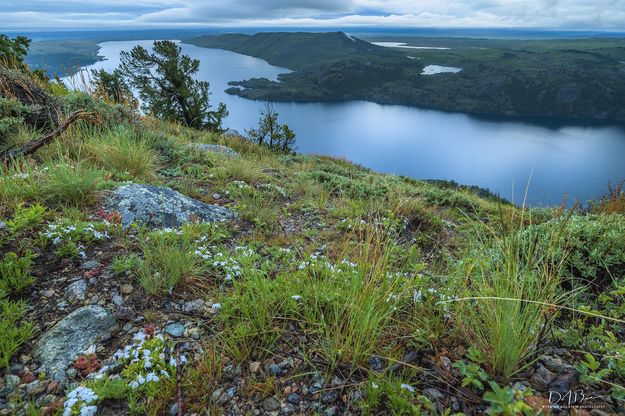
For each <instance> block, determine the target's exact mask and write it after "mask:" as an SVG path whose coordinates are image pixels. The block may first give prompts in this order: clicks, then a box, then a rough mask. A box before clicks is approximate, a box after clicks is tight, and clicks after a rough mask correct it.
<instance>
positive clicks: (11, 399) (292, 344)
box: [0, 144, 622, 416]
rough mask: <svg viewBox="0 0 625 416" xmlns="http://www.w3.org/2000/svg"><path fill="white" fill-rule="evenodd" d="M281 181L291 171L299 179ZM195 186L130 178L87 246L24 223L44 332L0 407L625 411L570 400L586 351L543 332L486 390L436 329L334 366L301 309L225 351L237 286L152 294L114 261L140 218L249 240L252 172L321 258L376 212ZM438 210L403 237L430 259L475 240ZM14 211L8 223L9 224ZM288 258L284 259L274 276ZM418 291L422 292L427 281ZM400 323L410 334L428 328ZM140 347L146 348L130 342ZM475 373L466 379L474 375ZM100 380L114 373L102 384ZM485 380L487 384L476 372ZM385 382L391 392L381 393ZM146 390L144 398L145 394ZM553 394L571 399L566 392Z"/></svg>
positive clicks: (292, 230) (458, 349) (16, 362)
mask: <svg viewBox="0 0 625 416" xmlns="http://www.w3.org/2000/svg"><path fill="white" fill-rule="evenodd" d="M195 147H197V149H199V151H202V152H209V153H213V152H216V153H218V154H219V155H220V157H232V158H237V157H239V155H238V154H237V153H236V152H235V151H234V150H232V149H230V148H227V147H225V146H221V145H205V144H202V145H197V146H195V145H194V148H195ZM197 149H195V150H197ZM262 174H263V175H266V177H274V176H272V175H275V177H281V176H284V175H283V174H282V173H281V172H280V171H279V170H272V169H271V168H266V169H264V170H263V171H262ZM281 180H282V181H283V182H284V183H288V181H289V180H290V178H289V177H288V176H287V177H285V178H282V179H281ZM169 182H170V183H169V185H171V186H172V187H176V185H177V184H178V183H177V182H176V178H174V179H171V180H170V181H169ZM248 182H251V181H248ZM178 185H179V184H178ZM194 186H195V188H194V190H195V193H197V194H199V199H194V198H190V197H188V196H185V195H183V194H182V193H180V192H178V191H176V190H174V189H172V188H170V187H167V186H164V185H163V184H161V185H159V186H156V185H146V184H138V183H131V184H126V185H123V186H120V187H118V188H116V189H115V190H114V191H107V192H105V193H103V194H102V195H101V198H100V200H99V202H98V204H97V206H95V207H91V208H89V209H88V210H86V213H85V215H87V217H88V218H90V224H93V225H90V226H88V227H87V228H86V229H85V230H83V231H82V232H83V233H87V234H89V237H90V240H89V241H90V242H89V244H85V245H84V246H83V245H82V244H79V245H78V249H79V252H78V256H75V257H67V256H60V255H59V254H58V250H59V247H61V245H62V243H63V241H64V240H63V239H64V238H66V236H67V235H70V234H71V233H72V232H73V230H70V229H68V228H67V226H65V225H60V224H56V223H54V222H52V223H46V224H43V225H42V226H41V230H40V231H39V232H35V231H33V232H32V233H30V234H24V235H22V236H21V237H20V240H19V241H17V240H16V241H12V242H11V243H10V244H9V246H8V247H5V249H6V250H7V251H8V249H12V250H18V249H19V246H20V244H22V243H29V244H30V243H32V247H34V248H33V249H34V250H35V251H36V252H35V254H36V257H35V260H34V266H33V269H32V274H33V275H34V276H35V277H36V279H35V283H34V285H33V286H32V287H31V288H30V289H29V291H28V296H27V297H26V301H27V303H28V305H29V306H28V308H27V309H26V316H25V319H26V320H28V321H31V322H33V323H34V324H35V331H34V333H33V335H32V337H31V338H30V340H29V341H28V342H27V343H26V344H24V345H23V346H22V347H21V348H20V350H19V354H17V355H16V356H15V357H14V359H13V360H12V361H11V364H10V366H9V368H7V369H6V370H5V371H4V373H3V374H4V376H3V377H2V378H1V379H0V416H1V415H13V414H17V415H22V414H44V415H51V414H63V415H68V416H69V415H74V414H80V415H83V414H85V415H86V414H93V413H95V412H96V410H97V412H98V414H109V415H116V414H147V413H150V414H171V415H183V414H184V415H193V414H198V415H199V414H226V415H244V414H245V415H247V414H252V415H308V414H310V415H313V414H320V415H324V416H332V415H357V414H381V415H382V414H422V413H423V414H431V415H434V414H441V415H442V414H483V413H486V412H488V413H489V414H510V415H513V414H522V413H523V414H574V415H596V416H603V415H610V414H618V413H619V411H620V410H622V407H621V408H619V407H618V405H615V403H617V402H616V401H614V400H613V399H611V398H610V397H609V396H605V395H603V394H596V395H593V396H592V397H590V396H588V395H587V396H585V397H584V398H583V400H581V401H580V400H579V398H576V399H571V398H570V394H571V392H576V391H578V392H582V393H580V394H585V393H583V392H584V391H588V390H584V389H585V388H586V387H585V386H584V385H582V384H581V383H580V369H579V367H578V363H579V356H578V355H576V354H575V352H572V351H571V350H570V349H567V348H562V347H561V346H560V345H557V344H555V343H552V344H545V345H544V346H543V348H544V350H543V351H542V352H541V354H540V356H539V357H538V359H536V360H533V361H531V362H529V363H528V365H527V366H525V367H524V368H523V369H522V370H521V371H520V372H518V373H517V374H515V376H514V377H513V378H512V379H511V380H510V381H509V383H507V385H506V388H507V389H508V390H506V392H505V393H502V394H501V396H500V397H498V398H496V399H493V400H485V397H486V395H484V394H483V391H484V388H485V386H486V383H487V381H488V380H489V377H488V376H487V375H486V374H484V376H483V377H482V376H481V375H480V374H481V373H479V371H481V370H475V373H471V372H470V371H469V372H468V373H467V372H466V371H465V370H464V369H463V368H464V367H462V366H459V365H458V363H459V362H463V363H465V364H463V365H466V364H467V363H466V362H465V361H463V360H464V358H465V357H471V354H472V353H471V351H470V350H468V349H467V347H466V345H462V344H460V343H459V342H458V341H457V339H452V338H450V339H446V338H445V339H437V338H432V337H430V338H429V339H428V341H427V343H426V344H427V347H425V348H424V347H423V346H418V345H417V344H416V343H413V342H406V343H402V344H395V345H394V346H393V348H395V350H393V351H391V352H388V354H385V356H384V357H382V356H381V355H376V354H372V355H371V356H370V357H369V358H368V360H366V362H365V363H363V364H359V365H357V366H356V367H355V366H354V365H353V364H347V363H337V364H336V365H332V363H330V362H328V361H327V360H326V359H325V358H324V357H323V356H322V355H321V354H317V353H316V351H315V348H317V347H316V346H317V345H319V344H318V343H319V339H320V334H319V333H317V332H316V331H314V330H311V328H310V326H308V325H306V323H305V322H298V321H296V320H292V321H289V322H287V323H286V324H283V325H281V327H280V334H279V337H277V338H276V339H275V340H274V341H273V342H272V344H271V345H272V348H271V351H270V352H269V353H268V352H267V351H265V350H264V348H265V346H263V345H261V344H258V345H256V344H251V345H252V347H251V350H250V351H249V352H247V353H245V354H244V353H242V352H241V351H237V350H236V348H238V347H239V345H238V344H227V343H226V344H225V345H226V347H225V348H224V349H222V350H219V351H218V350H217V349H216V348H215V345H216V344H219V343H220V342H221V340H222V338H223V334H224V333H225V332H228V330H231V329H232V328H228V327H225V325H228V323H226V322H225V321H224V320H220V319H218V318H219V317H220V313H221V309H222V305H221V304H220V303H219V302H220V299H221V295H223V293H225V292H227V291H229V290H231V289H232V288H231V285H232V282H231V280H232V279H230V280H228V279H226V280H225V281H224V282H223V283H220V284H218V285H215V286H216V287H217V288H216V290H211V291H206V290H203V287H198V286H197V285H192V284H191V285H188V286H187V285H185V286H182V287H179V288H177V289H176V290H170V291H169V293H167V294H165V295H161V296H151V295H149V294H148V293H147V292H146V290H145V289H144V287H142V285H141V284H140V282H139V281H138V279H136V278H135V277H136V276H135V273H134V272H133V271H132V270H121V271H120V270H119V269H118V267H117V266H116V261H117V259H119V258H122V257H124V256H126V255H129V254H131V253H133V252H138V251H140V250H139V247H140V241H139V240H140V237H139V236H140V233H141V232H143V231H142V230H145V228H152V229H156V230H159V229H160V230H162V232H167V233H174V234H175V233H177V232H178V231H177V230H179V229H180V227H181V226H182V225H184V224H190V223H194V222H197V221H203V222H208V223H218V224H219V226H222V225H223V226H225V227H227V228H228V229H229V230H230V231H231V233H232V234H231V235H230V237H229V238H230V241H229V242H228V243H227V246H228V247H230V248H231V249H232V250H233V252H237V251H238V250H239V249H242V247H243V249H246V248H245V246H239V244H243V245H245V244H246V243H248V242H250V241H251V240H253V239H254V238H257V236H258V234H257V233H258V229H259V228H260V226H259V225H258V223H257V222H254V221H253V220H250V219H249V218H246V217H245V211H240V210H235V209H233V206H237V204H240V201H238V200H237V198H236V197H235V196H233V195H230V192H234V191H232V190H235V191H236V190H237V189H239V188H246V187H250V186H253V187H254V188H255V189H258V190H261V191H263V192H274V193H275V194H276V195H277V198H280V200H281V201H282V204H283V206H284V207H286V208H284V209H283V210H282V211H281V212H279V213H278V215H277V216H276V217H275V221H276V223H277V224H274V227H273V228H272V230H273V231H272V233H271V236H270V238H268V240H269V241H271V242H272V243H276V242H279V243H280V245H281V246H282V248H281V250H284V251H285V252H289V251H290V250H292V249H293V250H295V249H296V248H295V247H293V246H294V244H291V243H292V241H294V240H295V239H296V238H297V239H300V240H301V241H304V243H305V244H307V245H308V249H309V251H311V252H314V253H315V254H313V256H314V257H317V256H319V257H324V256H327V257H328V258H333V257H336V254H335V253H334V250H335V247H334V246H332V245H330V244H328V243H329V241H331V238H330V236H333V235H334V234H336V233H338V232H339V231H337V230H338V229H342V228H344V229H347V230H350V232H352V231H354V230H355V229H357V227H358V226H359V224H361V222H362V223H365V221H364V220H359V221H357V222H355V223H354V222H351V220H350V221H348V220H342V221H336V218H334V219H331V218H330V217H329V213H328V210H326V209H325V208H323V207H322V208H319V209H310V208H308V209H306V208H305V207H303V208H301V209H300V208H298V209H294V210H293V212H289V211H288V210H289V209H290V208H289V207H293V206H294V205H295V204H297V203H298V200H297V199H296V198H293V197H291V196H289V195H287V193H286V192H284V190H283V189H282V188H280V187H279V186H277V185H275V184H272V183H264V182H262V181H256V182H255V183H253V184H252V185H249V184H248V183H246V182H244V181H233V182H230V184H229V185H228V186H229V188H228V189H230V191H229V190H227V189H224V188H223V187H221V188H220V187H213V186H212V184H211V182H210V181H198V182H197V183H195V184H194ZM178 189H180V187H178ZM207 202H210V203H207ZM318 203H319V205H322V202H318ZM439 214H440V215H441V217H442V218H443V220H442V221H440V222H437V223H436V225H432V223H430V222H428V220H427V217H418V218H413V219H411V220H405V221H404V222H403V223H402V227H401V231H400V232H399V233H398V234H397V236H396V237H397V240H398V241H399V242H400V243H401V244H405V245H406V246H410V245H414V244H419V245H421V246H422V247H423V251H422V252H421V255H422V257H423V258H425V259H427V261H428V262H429V264H430V265H432V264H435V262H436V260H437V258H440V256H441V255H442V253H445V251H444V250H443V249H441V246H444V247H447V250H451V248H453V247H460V246H462V242H461V241H459V237H458V236H459V235H460V234H461V233H462V232H463V231H462V224H461V220H455V219H450V218H446V216H447V214H445V213H444V212H443V210H442V209H441V211H440V212H439ZM330 221H334V225H333V227H329V226H328V222H330ZM376 221H377V220H376ZM379 221H383V220H382V219H380V220H379ZM3 224H4V225H3V227H4V228H5V229H6V227H7V225H6V223H3ZM136 224H140V225H141V226H142V227H137V226H136ZM376 226H377V225H376ZM341 227H342V228H341ZM428 227H432V228H434V227H436V228H435V229H436V230H437V232H436V239H437V240H436V242H437V243H436V244H435V243H434V242H433V239H432V238H430V239H428V238H426V237H425V236H424V230H427V228H428ZM41 234H44V236H45V237H46V238H45V240H46V241H47V243H46V244H39V245H37V244H34V242H35V241H36V240H37V239H40V238H43V237H40V235H41ZM302 236H303V237H302ZM418 238H420V240H419V239H418ZM268 246H269V244H267V250H268V249H269V247H268ZM264 250H265V249H264V248H262V247H261V248H260V249H258V250H257V251H258V253H259V255H260V256H261V258H262V257H263V256H266V255H267V253H266V252H265V251H264ZM200 254H202V255H204V254H203V252H202V253H200ZM206 255H208V254H206ZM212 256H215V253H212ZM222 266H223V265H222ZM301 267H307V266H306V265H303V266H300V268H301ZM279 272H280V270H279V268H278V266H276V270H273V271H270V273H269V275H270V276H273V275H275V274H278V273H279ZM226 277H228V276H226ZM210 278H211V279H212V278H213V276H212V275H211V277H210ZM235 280H236V279H235ZM211 282H213V281H211ZM431 290H434V289H431ZM419 293H421V292H419ZM431 293H434V292H431ZM420 296H421V294H420V295H419V297H420ZM437 296H438V295H437ZM300 298H301V296H300V295H297V294H294V295H292V296H291V300H292V301H293V302H295V303H297V302H299V300H300ZM413 298H414V301H415V302H416V301H419V299H417V297H416V295H413ZM273 325H275V324H273ZM621 335H622V334H618V336H621ZM392 336H394V337H396V338H400V339H401V338H406V339H411V338H413V337H415V336H416V335H415V333H396V334H392ZM445 336H446V335H445ZM450 340H451V341H450ZM400 345H401V347H400ZM148 348H151V349H152V350H155V349H156V350H157V351H156V353H155V355H154V354H152V355H150V354H151V353H150V351H148V353H145V354H146V355H141V354H143V353H144V352H145V350H146V349H148ZM135 351H136V352H137V354H138V355H137V356H133V355H132V354H134V352H135ZM152 352H154V351H152ZM132 357H135V358H132ZM141 357H143V358H141ZM146 357H151V358H146ZM238 357H239V358H238ZM393 357H396V358H393ZM129 360H130V361H129ZM141 360H143V361H141ZM137 362H139V363H142V364H145V366H146V369H147V368H152V367H154V368H158V369H159V371H161V373H158V372H148V373H145V372H140V371H139V370H136V371H135V370H132V371H135V372H132V371H130V370H131V369H133V368H134V367H133V365H136V364H137ZM475 362H478V361H475ZM471 364H472V362H469V363H468V365H471ZM329 368H330V369H331V370H329V371H328V369H329ZM477 368H478V369H480V366H479V365H478V366H477ZM141 371H143V370H141ZM468 374H469V375H468ZM150 378H151V379H150ZM467 379H469V382H468V383H465V380H467ZM100 380H102V383H103V384H98V383H100ZM476 380H477V383H478V384H479V385H480V386H481V388H476V387H475V386H476V384H472V383H475V382H476ZM157 381H158V382H157ZM116 382H121V383H122V384H124V388H125V389H126V390H121V391H124V392H126V393H123V394H122V393H118V395H117V396H116V395H115V394H114V393H112V392H111V391H110V390H112V389H113V388H112V387H111V386H117V385H116V384H115V383H116ZM617 382H618V381H617ZM107 383H109V384H107ZM133 383H136V385H137V386H139V385H141V386H147V385H151V384H150V383H153V384H154V386H155V387H154V388H155V389H156V390H150V388H146V390H141V389H142V388H143V387H140V386H139V387H137V390H136V391H139V390H141V391H142V394H145V395H147V397H149V399H148V400H147V404H145V403H143V402H142V404H141V406H144V407H141V406H139V405H137V404H136V403H134V402H129V403H126V402H125V400H124V398H126V396H128V397H135V396H131V393H132V391H130V393H129V390H128V386H129V385H130V386H131V387H130V388H131V389H134V387H132V385H133ZM103 386H104V387H103ZM106 386H108V387H106ZM156 386H158V387H156ZM118 387H119V386H118ZM106 388H108V390H106ZM98 389H100V390H98ZM103 391H106V394H108V395H110V396H108V395H107V398H106V399H105V400H99V401H98V405H97V408H96V407H95V405H93V404H94V403H95V402H96V401H97V400H98V399H95V398H93V397H92V396H94V395H95V396H97V394H100V395H102V394H104V393H101V392H103ZM601 391H602V392H605V390H601ZM567 394H568V396H567ZM376 395H380V396H383V397H386V399H385V400H372V399H371V397H376ZM555 395H557V396H555ZM119 396H122V397H119ZM113 397H117V398H118V400H114V399H112V398H113ZM143 397H144V396H137V397H135V399H136V400H137V401H141V400H143ZM554 397H560V398H562V400H558V401H555V402H554ZM100 399H101V398H100ZM133 400H134V399H133ZM497 400H499V401H497ZM569 400H572V401H571V402H569ZM68 403H69V404H68ZM497 403H499V404H497ZM573 403H575V404H577V406H576V407H574V408H567V406H564V405H563V404H573ZM582 403H583V405H584V406H585V407H584V406H581V404H582ZM92 405H93V406H92ZM76 406H78V407H76ZM81 406H82V407H81ZM133 406H138V407H133ZM495 406H499V407H495ZM514 406H517V407H514ZM68 409H69V410H68ZM406 409H412V410H410V411H407V410H406ZM619 409H620V410H619ZM31 412H32V413H31ZM419 412H421V413H419Z"/></svg>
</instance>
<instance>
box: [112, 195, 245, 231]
mask: <svg viewBox="0 0 625 416" xmlns="http://www.w3.org/2000/svg"><path fill="white" fill-rule="evenodd" d="M106 208H107V209H108V210H109V211H117V212H119V213H120V214H121V215H122V225H123V226H124V227H127V226H129V225H130V224H132V223H133V222H136V223H138V224H144V225H147V226H148V227H154V228H156V227H178V226H180V225H182V224H184V223H187V222H190V221H191V220H192V219H193V218H195V219H199V220H204V221H208V222H217V221H227V220H230V219H232V218H234V213H233V212H232V211H230V210H229V209H227V208H224V207H220V206H217V205H209V204H205V203H204V202H201V201H198V200H195V199H191V198H189V197H186V196H184V195H182V194H181V193H180V192H176V191H174V190H173V189H169V188H162V187H158V186H153V185H138V184H131V185H126V186H122V187H120V188H117V189H116V190H115V191H113V193H112V194H111V196H110V197H109V200H108V204H107V207H106Z"/></svg>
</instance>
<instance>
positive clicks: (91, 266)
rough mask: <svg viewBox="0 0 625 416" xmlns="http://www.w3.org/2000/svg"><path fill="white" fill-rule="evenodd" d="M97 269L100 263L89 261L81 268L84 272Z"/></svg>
mask: <svg viewBox="0 0 625 416" xmlns="http://www.w3.org/2000/svg"><path fill="white" fill-rule="evenodd" d="M97 267H100V262H97V261H95V260H87V261H85V262H83V263H82V264H81V265H80V268H81V269H83V270H93V269H95V268H97Z"/></svg>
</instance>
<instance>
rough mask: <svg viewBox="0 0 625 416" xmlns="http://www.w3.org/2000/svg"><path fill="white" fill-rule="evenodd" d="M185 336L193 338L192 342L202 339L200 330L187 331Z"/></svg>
mask: <svg viewBox="0 0 625 416" xmlns="http://www.w3.org/2000/svg"><path fill="white" fill-rule="evenodd" d="M187 336H188V337H191V338H193V339H194V340H199V339H200V338H201V337H202V334H201V333H200V328H189V329H187Z"/></svg>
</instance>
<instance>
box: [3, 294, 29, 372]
mask: <svg viewBox="0 0 625 416" xmlns="http://www.w3.org/2000/svg"><path fill="white" fill-rule="evenodd" d="M25 310H26V304H25V303H23V302H12V301H10V300H8V299H4V295H3V294H2V293H0V334H2V336H0V367H4V368H7V367H8V366H9V362H10V360H11V357H12V356H13V354H15V352H17V350H19V348H20V347H21V346H22V344H24V342H26V341H27V340H28V339H29V338H30V337H31V336H32V334H33V324H32V323H30V322H23V321H22V319H23V317H24V313H25Z"/></svg>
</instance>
